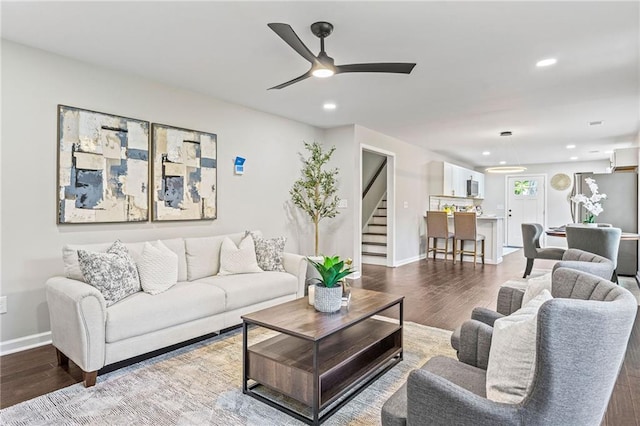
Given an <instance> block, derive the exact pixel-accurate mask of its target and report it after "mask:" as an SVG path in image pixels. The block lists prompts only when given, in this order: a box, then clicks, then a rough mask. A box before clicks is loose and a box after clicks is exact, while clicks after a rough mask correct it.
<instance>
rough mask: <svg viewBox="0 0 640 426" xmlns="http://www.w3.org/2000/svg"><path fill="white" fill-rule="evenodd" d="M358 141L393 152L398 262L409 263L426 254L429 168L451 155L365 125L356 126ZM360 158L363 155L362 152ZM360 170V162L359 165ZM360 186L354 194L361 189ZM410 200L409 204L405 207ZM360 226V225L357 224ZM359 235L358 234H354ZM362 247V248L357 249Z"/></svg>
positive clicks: (397, 263)
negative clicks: (425, 216) (430, 164)
mask: <svg viewBox="0 0 640 426" xmlns="http://www.w3.org/2000/svg"><path fill="white" fill-rule="evenodd" d="M355 141H356V144H357V146H358V148H357V149H358V150H359V149H360V145H361V144H364V145H368V146H373V147H376V148H379V149H381V150H384V151H389V152H393V153H394V154H395V155H396V161H395V179H396V180H395V210H394V214H395V235H394V241H393V243H394V246H395V264H396V265H400V264H404V263H408V262H411V261H414V260H417V259H418V258H420V257H422V256H424V251H425V250H424V244H425V243H424V214H425V212H426V210H427V208H428V205H429V199H428V196H427V170H428V164H429V162H430V161H434V160H443V161H448V159H447V158H444V157H442V156H439V155H437V154H435V153H433V152H431V151H428V150H426V149H423V148H420V147H417V146H415V145H411V144H409V143H407V142H404V141H401V140H399V139H395V138H393V137H391V136H387V135H384V134H382V133H379V132H376V131H374V130H371V129H367V128H366V127H362V126H358V125H356V126H355ZM357 158H358V159H359V158H360V156H359V152H358V157H357ZM357 170H358V171H359V170H360V164H358V166H357ZM359 190H360V189H359V185H358V188H356V190H355V191H356V192H354V195H353V196H354V197H356V196H357V195H358V192H357V191H359ZM405 203H406V207H405ZM356 228H357V225H356ZM354 238H356V237H354ZM356 250H358V248H356Z"/></svg>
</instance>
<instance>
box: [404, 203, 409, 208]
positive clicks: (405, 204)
mask: <svg viewBox="0 0 640 426" xmlns="http://www.w3.org/2000/svg"><path fill="white" fill-rule="evenodd" d="M404 208H405V209H408V208H409V202H408V201H405V202H404Z"/></svg>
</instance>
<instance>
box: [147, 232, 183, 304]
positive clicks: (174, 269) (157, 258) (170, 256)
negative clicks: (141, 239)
mask: <svg viewBox="0 0 640 426" xmlns="http://www.w3.org/2000/svg"><path fill="white" fill-rule="evenodd" d="M138 273H139V274H140V284H141V285H142V290H143V291H144V292H145V293H149V294H158V293H162V292H163V291H166V290H168V289H169V288H171V287H172V286H173V285H174V284H175V283H176V282H178V255H177V254H175V253H174V252H173V251H171V250H170V249H169V248H168V247H167V246H165V245H164V244H162V241H156V242H155V243H150V242H148V241H147V242H146V243H144V249H143V250H142V257H141V258H140V260H139V261H138Z"/></svg>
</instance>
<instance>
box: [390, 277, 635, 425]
mask: <svg viewBox="0 0 640 426" xmlns="http://www.w3.org/2000/svg"><path fill="white" fill-rule="evenodd" d="M551 293H552V295H553V296H554V298H553V299H551V300H548V301H546V302H544V303H543V304H542V306H541V307H540V309H539V311H538V313H537V317H536V321H537V333H536V349H535V351H536V356H535V361H534V365H535V367H534V371H535V373H534V375H533V381H532V383H531V386H530V388H529V390H528V391H527V392H526V394H525V396H524V399H523V400H522V401H521V402H519V403H501V402H495V401H493V400H490V399H488V398H487V396H486V395H487V393H486V382H487V370H486V368H487V367H486V365H487V364H488V358H489V357H490V356H491V355H492V354H490V347H491V334H492V333H493V328H492V327H491V326H489V325H487V324H484V323H481V322H479V321H473V320H470V321H467V322H466V323H465V324H464V325H463V330H467V329H468V330H470V331H469V333H468V335H469V336H470V338H469V339H465V340H464V341H461V344H463V345H469V346H470V349H469V350H468V351H465V352H464V353H462V351H461V352H460V353H459V355H458V357H459V360H455V359H452V358H448V357H442V356H437V357H434V358H431V359H430V360H429V361H427V363H426V364H425V365H423V366H422V367H421V368H419V369H416V370H413V371H412V372H411V373H410V374H409V378H408V380H407V383H406V384H405V385H403V386H402V387H401V388H400V389H398V391H396V393H394V394H393V395H392V396H391V397H390V398H389V399H388V400H387V401H386V402H385V404H384V405H383V407H382V424H383V426H396V425H397V426H400V425H407V426H417V425H461V426H467V425H468V426H471V425H474V426H483V425H487V426H488V425H522V424H545V425H599V424H600V423H601V421H602V418H603V416H604V413H605V410H606V408H607V405H608V402H609V398H610V397H611V393H612V391H613V387H614V384H615V382H616V379H617V377H618V372H619V370H620V366H621V365H622V361H623V360H624V355H625V352H626V347H627V342H628V340H629V336H630V335H631V330H632V327H633V323H634V320H635V316H636V311H637V301H636V299H635V297H634V296H633V295H632V294H631V293H630V292H629V291H628V290H626V289H624V288H622V287H619V286H617V285H615V284H613V283H612V282H610V281H607V280H604V279H602V278H600V277H596V276H594V275H591V274H586V273H584V272H581V271H576V270H572V269H568V268H558V269H557V270H556V271H555V272H554V274H553V285H552V291H551ZM485 334H486V335H487V336H486V337H485V338H484V339H482V340H481V341H480V340H479V339H477V338H476V337H477V336H480V335H485ZM465 335H466V334H464V335H463V336H462V337H465ZM476 343H477V344H476ZM474 345H475V346H474ZM466 353H469V354H472V355H471V356H470V357H468V358H465V357H464V356H465V354H466Z"/></svg>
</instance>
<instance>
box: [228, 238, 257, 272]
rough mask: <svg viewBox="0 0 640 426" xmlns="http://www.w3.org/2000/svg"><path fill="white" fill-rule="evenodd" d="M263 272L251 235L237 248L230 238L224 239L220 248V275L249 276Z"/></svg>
mask: <svg viewBox="0 0 640 426" xmlns="http://www.w3.org/2000/svg"><path fill="white" fill-rule="evenodd" d="M251 272H263V271H262V269H260V268H259V267H258V262H257V261H256V248H255V246H254V244H253V238H251V235H247V236H246V237H244V238H243V239H242V241H240V245H239V246H238V247H236V245H235V243H234V242H233V241H232V240H231V238H229V237H224V240H222V245H221V246H220V272H218V275H234V274H248V273H251Z"/></svg>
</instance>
